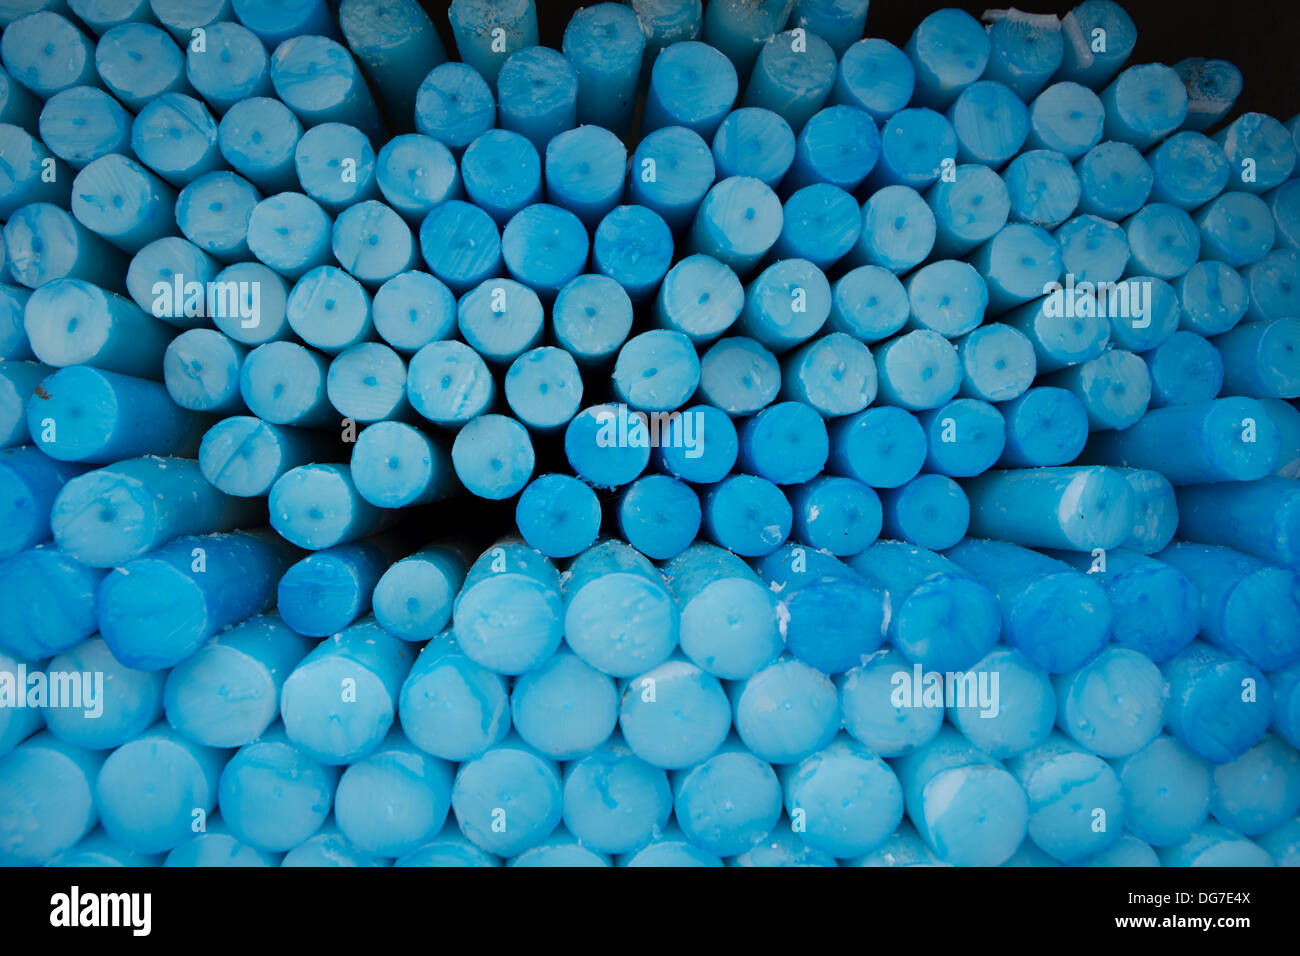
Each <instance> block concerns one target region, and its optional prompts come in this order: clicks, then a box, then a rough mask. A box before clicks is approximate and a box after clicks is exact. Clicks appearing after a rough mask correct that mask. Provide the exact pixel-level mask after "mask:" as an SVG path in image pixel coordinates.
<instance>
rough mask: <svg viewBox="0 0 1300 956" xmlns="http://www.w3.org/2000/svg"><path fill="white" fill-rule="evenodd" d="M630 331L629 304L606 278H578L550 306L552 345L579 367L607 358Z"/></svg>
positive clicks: (616, 285) (599, 362)
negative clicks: (566, 353)
mask: <svg viewBox="0 0 1300 956" xmlns="http://www.w3.org/2000/svg"><path fill="white" fill-rule="evenodd" d="M631 330H632V301H631V299H629V298H628V295H627V293H626V292H625V291H623V287H622V286H621V285H619V284H618V283H617V282H615V281H614V280H613V279H611V278H610V277H609V276H602V275H581V276H578V277H577V278H576V279H573V280H572V281H570V282H569V283H568V284H567V285H566V286H564V288H562V289H561V290H560V291H559V292H558V293H557V294H556V296H555V302H554V303H552V305H551V333H552V334H553V335H554V336H555V341H556V343H557V344H558V345H559V346H560V347H561V348H563V349H564V350H565V351H566V352H568V353H569V354H570V355H571V356H573V359H574V361H575V362H577V363H578V364H579V365H580V366H583V367H590V366H592V365H598V364H601V363H603V362H605V361H606V360H608V359H609V358H611V357H612V356H613V355H614V353H615V352H617V351H618V348H619V346H621V345H622V344H623V341H624V340H625V339H626V338H627V335H628V333H629V332H630V331H631Z"/></svg>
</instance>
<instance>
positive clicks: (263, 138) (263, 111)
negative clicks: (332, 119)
mask: <svg viewBox="0 0 1300 956" xmlns="http://www.w3.org/2000/svg"><path fill="white" fill-rule="evenodd" d="M322 125H324V124H322ZM340 125H342V124H340ZM301 137H302V124H301V123H299V122H298V117H296V116H294V115H293V112H292V111H291V110H290V109H289V107H287V106H285V105H284V104H283V103H281V102H280V101H279V100H277V99H272V98H271V97H270V95H269V91H268V95H267V96H255V97H253V98H251V99H243V100H240V101H239V102H237V103H233V104H232V105H231V107H230V109H228V110H227V111H226V114H225V115H224V116H223V117H221V122H220V124H218V126H217V146H218V147H219V148H220V149H221V155H222V156H224V157H225V158H226V162H228V163H229V164H230V165H231V166H232V167H233V168H234V169H235V170H236V171H237V172H238V173H239V174H240V175H241V176H244V177H246V178H248V179H249V180H251V181H252V182H253V183H255V184H256V185H257V187H258V188H259V189H261V190H262V191H263V192H265V193H268V194H274V193H277V192H282V191H284V190H296V189H297V188H298V179H297V174H296V171H295V169H294V157H295V153H296V150H297V147H298V142H299V140H300V138H301Z"/></svg>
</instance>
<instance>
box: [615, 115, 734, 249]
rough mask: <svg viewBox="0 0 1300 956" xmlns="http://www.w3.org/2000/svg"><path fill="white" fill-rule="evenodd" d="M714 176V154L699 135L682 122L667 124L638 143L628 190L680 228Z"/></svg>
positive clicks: (631, 194) (690, 215) (685, 222)
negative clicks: (661, 172) (661, 170)
mask: <svg viewBox="0 0 1300 956" xmlns="http://www.w3.org/2000/svg"><path fill="white" fill-rule="evenodd" d="M661 168H662V169H663V171H664V172H663V175H662V176H661V175H660V169H661ZM714 177H715V167H714V159H713V154H712V153H711V152H710V151H709V147H708V144H706V143H705V141H704V140H703V139H701V138H700V135H699V134H698V133H697V132H695V131H694V130H691V129H688V128H686V127H685V126H668V127H665V128H663V129H658V130H655V131H654V132H653V133H651V134H649V135H648V136H646V137H644V138H643V139H642V140H641V142H640V143H638V144H637V148H636V152H635V153H634V154H633V156H632V167H631V173H630V178H629V183H628V191H629V194H630V196H631V198H633V199H635V200H636V201H637V202H638V203H640V204H641V205H643V206H645V207H646V208H648V209H651V210H653V211H655V212H657V213H659V215H660V216H662V217H663V220H664V222H666V223H668V225H669V226H670V227H671V228H673V229H674V230H678V231H680V230H681V229H682V228H683V227H684V226H686V225H687V224H688V223H689V222H690V221H691V218H692V217H693V216H694V214H695V208H696V206H698V205H699V202H700V200H701V199H703V198H704V194H705V193H706V192H708V189H709V187H710V186H712V185H713V180H714Z"/></svg>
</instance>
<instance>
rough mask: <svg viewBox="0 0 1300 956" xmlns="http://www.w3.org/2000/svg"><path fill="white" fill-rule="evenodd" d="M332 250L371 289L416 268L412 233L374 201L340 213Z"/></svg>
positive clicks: (393, 215) (390, 210) (350, 207)
mask: <svg viewBox="0 0 1300 956" xmlns="http://www.w3.org/2000/svg"><path fill="white" fill-rule="evenodd" d="M380 155H381V156H382V155H383V154H382V153H381V154H380ZM331 247H332V249H333V252H334V258H335V259H337V260H338V261H339V263H340V264H341V265H342V266H343V267H344V268H345V269H347V270H348V272H350V273H352V275H353V276H355V277H356V278H357V279H358V280H360V281H361V282H363V283H364V284H366V285H367V286H369V287H371V288H375V287H378V286H381V285H383V284H384V283H385V282H387V281H388V280H389V279H391V278H393V277H394V276H396V275H399V274H400V273H403V272H405V271H407V270H408V269H410V268H411V266H413V265H415V258H416V248H415V239H414V237H413V236H412V235H411V230H410V229H409V228H408V227H407V225H406V223H405V222H403V221H402V217H401V216H399V215H398V214H397V213H396V212H394V211H393V210H392V209H390V208H389V207H388V206H385V205H384V204H383V203H381V202H379V201H377V200H373V199H371V200H367V201H365V202H359V203H357V204H355V205H353V206H349V207H348V208H347V209H345V210H344V211H343V212H342V213H340V214H339V217H338V219H337V220H336V221H335V223H334V228H333V232H332V241H331Z"/></svg>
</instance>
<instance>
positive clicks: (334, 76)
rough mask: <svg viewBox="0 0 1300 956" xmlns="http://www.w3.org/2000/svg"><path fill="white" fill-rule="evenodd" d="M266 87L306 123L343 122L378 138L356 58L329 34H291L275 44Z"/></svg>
mask: <svg viewBox="0 0 1300 956" xmlns="http://www.w3.org/2000/svg"><path fill="white" fill-rule="evenodd" d="M331 32H334V31H331ZM271 86H272V87H274V89H275V95H276V96H278V97H279V98H280V99H281V100H282V101H283V102H284V105H285V106H287V107H289V109H291V110H293V111H294V113H295V114H296V115H297V116H298V119H300V120H301V121H302V122H303V125H305V126H315V125H317V124H318V123H329V122H335V123H347V124H348V125H350V126H355V127H356V128H357V129H359V130H361V131H362V132H363V133H365V134H366V135H367V136H369V137H370V138H371V140H372V141H374V140H376V139H381V138H383V137H382V133H383V125H384V124H383V121H382V120H381V119H380V117H379V111H378V110H377V109H376V108H375V102H374V100H373V99H371V96H370V90H369V89H368V88H367V87H366V81H365V79H364V78H362V76H361V71H360V70H358V69H357V64H356V61H355V60H353V59H352V55H351V54H350V53H348V51H347V49H346V48H345V47H344V46H342V45H341V44H339V43H336V42H335V41H333V40H331V39H329V38H328V37H323V36H294V37H291V38H290V39H288V40H285V41H284V42H282V43H281V44H280V45H279V46H277V47H276V48H275V50H274V52H272V54H271Z"/></svg>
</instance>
